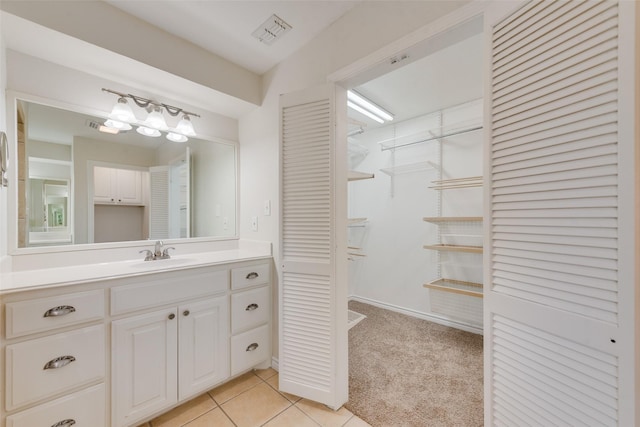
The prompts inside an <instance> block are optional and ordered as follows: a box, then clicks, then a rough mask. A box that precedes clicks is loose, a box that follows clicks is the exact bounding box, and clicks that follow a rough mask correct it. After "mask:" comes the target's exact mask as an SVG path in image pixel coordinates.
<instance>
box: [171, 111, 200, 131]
mask: <svg viewBox="0 0 640 427" xmlns="http://www.w3.org/2000/svg"><path fill="white" fill-rule="evenodd" d="M176 132H178V133H181V134H183V135H187V136H196V131H195V130H194V129H193V123H191V118H190V117H189V116H188V115H186V114H185V115H184V116H183V117H182V120H180V121H179V122H178V125H177V126H176Z"/></svg>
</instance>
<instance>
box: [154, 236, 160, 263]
mask: <svg viewBox="0 0 640 427" xmlns="http://www.w3.org/2000/svg"><path fill="white" fill-rule="evenodd" d="M153 258H154V259H160V258H162V240H156V246H155V249H154V250H153Z"/></svg>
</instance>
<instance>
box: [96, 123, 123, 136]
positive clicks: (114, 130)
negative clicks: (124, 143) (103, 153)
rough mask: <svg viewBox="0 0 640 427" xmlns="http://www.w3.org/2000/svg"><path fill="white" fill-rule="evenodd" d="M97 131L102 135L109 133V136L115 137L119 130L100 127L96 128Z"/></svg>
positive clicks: (104, 126)
mask: <svg viewBox="0 0 640 427" xmlns="http://www.w3.org/2000/svg"><path fill="white" fill-rule="evenodd" d="M98 131H100V132H102V133H110V134H111V135H117V134H119V133H120V129H117V128H114V127H111V126H107V125H100V126H99V127H98Z"/></svg>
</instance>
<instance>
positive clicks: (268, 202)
mask: <svg viewBox="0 0 640 427" xmlns="http://www.w3.org/2000/svg"><path fill="white" fill-rule="evenodd" d="M270 215H271V200H265V201H264V216H270Z"/></svg>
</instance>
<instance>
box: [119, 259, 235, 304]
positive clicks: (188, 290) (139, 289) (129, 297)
mask: <svg viewBox="0 0 640 427" xmlns="http://www.w3.org/2000/svg"><path fill="white" fill-rule="evenodd" d="M149 262H154V261H149ZM228 289H229V270H213V271H211V270H204V271H203V270H192V271H188V270H185V271H181V272H179V273H174V274H171V275H170V274H169V273H167V274H166V275H163V277H158V278H155V279H153V280H148V281H143V282H138V283H135V284H132V285H126V286H116V287H113V288H111V314H112V315H116V314H121V313H127V312H130V311H135V310H140V309H143V308H150V307H159V306H162V305H166V304H174V303H176V302H177V301H183V300H186V299H195V298H200V297H204V296H209V295H213V294H216V293H220V292H225V291H227V290H228Z"/></svg>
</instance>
